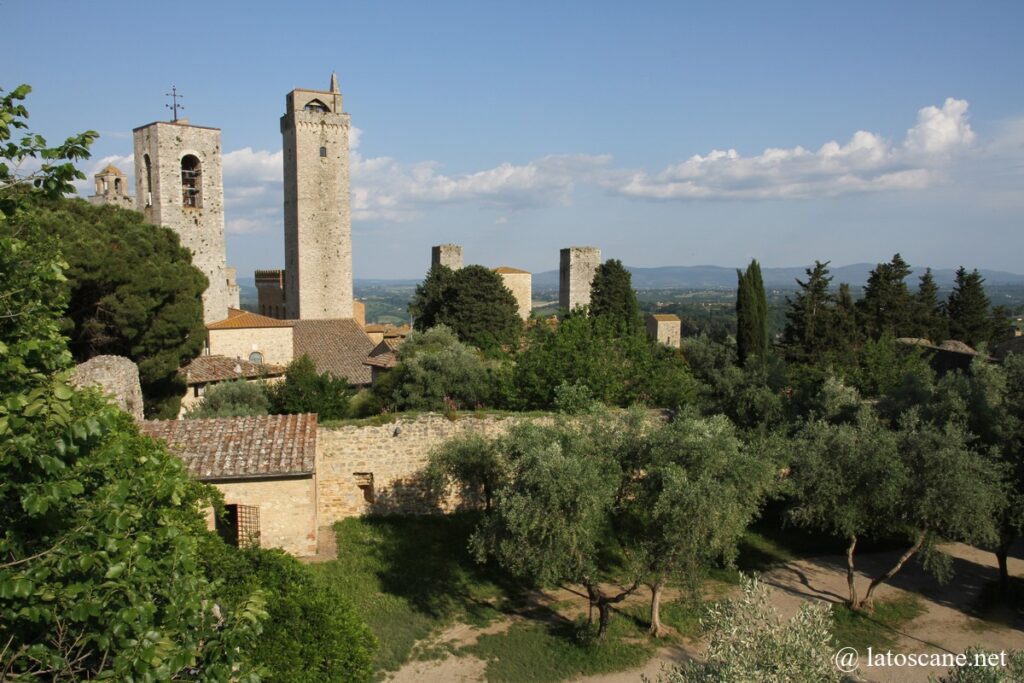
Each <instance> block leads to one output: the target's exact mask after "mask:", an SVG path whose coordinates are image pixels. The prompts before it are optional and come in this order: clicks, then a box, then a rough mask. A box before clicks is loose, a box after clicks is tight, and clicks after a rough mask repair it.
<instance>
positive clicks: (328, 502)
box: [317, 414, 536, 526]
mask: <svg viewBox="0 0 1024 683" xmlns="http://www.w3.org/2000/svg"><path fill="white" fill-rule="evenodd" d="M524 419H530V418H516V417H484V418H479V419H478V418H476V417H472V416H470V417H462V418H460V419H457V420H455V421H452V420H449V419H447V418H446V417H444V416H443V415H435V414H429V415H423V416H420V417H418V418H415V419H409V420H403V419H399V420H398V421H397V422H394V423H391V424H385V425H372V426H344V427H323V426H321V427H320V428H319V430H318V433H317V489H318V490H317V497H318V500H319V512H320V524H321V525H322V526H327V525H330V524H333V523H334V522H336V521H338V520H340V519H344V518H346V517H354V516H358V515H362V514H366V513H379V514H388V513H425V512H433V511H441V510H445V511H446V510H450V509H452V507H453V501H452V500H446V501H441V502H440V503H437V502H435V501H432V500H430V499H428V498H427V497H426V496H425V495H424V494H423V491H422V489H421V488H420V487H419V486H418V482H417V476H416V475H417V473H419V472H420V471H422V469H423V468H424V466H425V465H426V463H427V456H428V455H429V453H430V451H431V450H432V449H434V448H435V447H437V446H438V445H440V444H442V443H444V442H445V441H447V440H448V439H451V438H452V437H454V436H457V435H459V434H464V433H466V432H471V431H472V432H477V433H479V434H482V435H484V436H488V437H494V436H499V435H501V434H504V433H505V432H506V431H508V429H509V428H510V427H511V426H512V425H513V424H516V423H517V422H519V421H522V420H524ZM534 419H536V418H534ZM371 477H372V485H373V487H372V493H371V492H370V491H368V490H367V489H368V486H367V484H368V483H369V481H370V480H371ZM371 500H372V501H373V502H371Z"/></svg>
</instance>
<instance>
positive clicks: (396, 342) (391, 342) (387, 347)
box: [370, 337, 405, 356]
mask: <svg viewBox="0 0 1024 683" xmlns="http://www.w3.org/2000/svg"><path fill="white" fill-rule="evenodd" d="M403 341H405V338H404V337H384V339H382V340H381V342H380V343H379V344H377V345H376V346H374V347H373V349H372V350H371V351H370V355H371V356H380V355H383V354H385V353H394V352H395V351H397V350H398V347H399V346H401V345H402V342H403Z"/></svg>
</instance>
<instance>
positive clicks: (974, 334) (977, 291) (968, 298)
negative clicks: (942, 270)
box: [946, 266, 992, 347]
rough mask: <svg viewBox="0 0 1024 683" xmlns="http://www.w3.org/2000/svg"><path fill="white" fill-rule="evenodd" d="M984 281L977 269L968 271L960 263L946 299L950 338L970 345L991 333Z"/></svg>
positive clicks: (984, 338) (986, 339)
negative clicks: (951, 289) (954, 281)
mask: <svg viewBox="0 0 1024 683" xmlns="http://www.w3.org/2000/svg"><path fill="white" fill-rule="evenodd" d="M984 283H985V278H983V277H981V273H979V272H978V271H977V270H972V271H971V272H969V273H968V272H967V269H966V268H964V267H963V266H960V268H958V269H957V271H956V283H955V284H954V286H953V291H952V292H950V294H949V300H948V301H947V302H946V315H947V316H948V317H949V336H950V338H951V339H957V340H959V341H962V342H964V343H965V344H967V345H968V346H972V347H974V346H977V345H978V344H980V343H981V342H983V341H988V340H989V339H990V338H991V337H992V318H991V315H990V311H989V300H988V295H987V294H986V293H985V285H984Z"/></svg>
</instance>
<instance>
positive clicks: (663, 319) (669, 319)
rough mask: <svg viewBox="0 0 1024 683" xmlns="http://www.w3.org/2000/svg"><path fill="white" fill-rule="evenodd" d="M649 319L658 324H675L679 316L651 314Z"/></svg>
mask: <svg viewBox="0 0 1024 683" xmlns="http://www.w3.org/2000/svg"><path fill="white" fill-rule="evenodd" d="M651 317H652V318H654V319H655V320H657V321H658V322H675V321H678V320H679V316H678V315H675V314H674V313H652V314H651Z"/></svg>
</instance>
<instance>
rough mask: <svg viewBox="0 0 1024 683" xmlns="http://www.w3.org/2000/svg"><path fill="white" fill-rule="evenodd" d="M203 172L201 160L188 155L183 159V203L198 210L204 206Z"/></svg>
mask: <svg viewBox="0 0 1024 683" xmlns="http://www.w3.org/2000/svg"><path fill="white" fill-rule="evenodd" d="M202 188H203V171H202V166H201V165H200V163H199V158H198V157H196V156H195V155H193V154H186V155H185V156H184V157H182V159H181V203H182V205H183V206H188V207H191V208H195V209H198V208H199V207H201V206H202V205H203V191H202Z"/></svg>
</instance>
